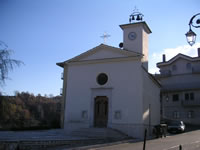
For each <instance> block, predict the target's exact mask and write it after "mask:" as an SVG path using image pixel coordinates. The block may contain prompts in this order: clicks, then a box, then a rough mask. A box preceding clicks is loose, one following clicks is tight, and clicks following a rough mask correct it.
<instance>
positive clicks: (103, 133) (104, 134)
mask: <svg viewBox="0 0 200 150" xmlns="http://www.w3.org/2000/svg"><path fill="white" fill-rule="evenodd" d="M70 135H71V136H78V137H88V138H97V139H106V138H111V139H127V138H128V136H127V135H125V134H123V133H121V132H120V131H117V130H114V129H111V128H81V129H78V130H76V131H73V132H71V133H70Z"/></svg>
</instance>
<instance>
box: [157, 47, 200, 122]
mask: <svg viewBox="0 0 200 150" xmlns="http://www.w3.org/2000/svg"><path fill="white" fill-rule="evenodd" d="M165 57H166V56H165V55H163V61H162V62H159V63H157V67H158V68H159V69H160V74H159V75H156V78H157V79H158V80H159V81H160V83H161V85H162V88H161V113H162V118H163V119H170V120H171V119H172V120H173V119H174V120H182V121H184V122H185V123H187V124H194V125H200V48H199V49H198V56H197V57H190V56H186V55H183V54H178V55H176V56H175V57H173V58H172V59H170V60H169V61H166V58H165Z"/></svg>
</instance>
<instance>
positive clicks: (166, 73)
mask: <svg viewBox="0 0 200 150" xmlns="http://www.w3.org/2000/svg"><path fill="white" fill-rule="evenodd" d="M169 76H171V71H170V70H162V71H161V72H160V74H155V77H157V78H164V77H169Z"/></svg>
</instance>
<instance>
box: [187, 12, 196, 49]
mask: <svg viewBox="0 0 200 150" xmlns="http://www.w3.org/2000/svg"><path fill="white" fill-rule="evenodd" d="M198 15H200V13H198V14H196V15H194V16H193V17H192V18H191V19H190V22H189V31H188V32H187V33H186V34H185V36H186V39H187V42H188V43H189V44H190V46H192V45H193V44H194V43H195V41H196V33H195V32H193V31H192V29H191V27H195V28H199V27H200V19H197V20H196V22H195V23H194V22H193V20H194V19H196V17H197V16H198Z"/></svg>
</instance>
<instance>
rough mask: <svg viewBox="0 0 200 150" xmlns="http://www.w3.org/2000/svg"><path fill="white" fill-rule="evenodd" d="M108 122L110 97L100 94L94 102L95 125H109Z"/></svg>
mask: <svg viewBox="0 0 200 150" xmlns="http://www.w3.org/2000/svg"><path fill="white" fill-rule="evenodd" d="M107 122H108V98H107V97H106V96H98V97H96V98H95V103H94V126H95V127H100V128H103V127H107Z"/></svg>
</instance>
